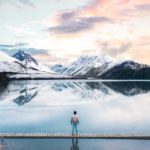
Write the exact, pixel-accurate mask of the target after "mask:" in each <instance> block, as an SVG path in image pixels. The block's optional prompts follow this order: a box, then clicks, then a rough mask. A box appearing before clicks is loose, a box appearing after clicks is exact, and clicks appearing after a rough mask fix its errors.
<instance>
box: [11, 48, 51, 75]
mask: <svg viewBox="0 0 150 150" xmlns="http://www.w3.org/2000/svg"><path fill="white" fill-rule="evenodd" d="M13 57H14V58H16V59H18V60H19V61H21V62H22V63H23V64H24V65H25V66H26V67H27V68H31V69H34V70H38V71H44V72H51V73H52V72H53V71H52V70H50V68H49V67H47V66H46V65H43V64H40V63H38V62H37V60H36V59H35V58H33V57H32V56H31V55H30V54H28V53H26V52H24V51H22V50H19V51H18V52H17V53H15V54H14V55H13Z"/></svg>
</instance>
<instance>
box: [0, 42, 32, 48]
mask: <svg viewBox="0 0 150 150" xmlns="http://www.w3.org/2000/svg"><path fill="white" fill-rule="evenodd" d="M28 45H29V44H28V43H16V44H0V49H9V48H17V47H23V46H28Z"/></svg>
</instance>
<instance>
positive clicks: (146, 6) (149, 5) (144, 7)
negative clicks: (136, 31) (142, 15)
mask: <svg viewBox="0 0 150 150" xmlns="http://www.w3.org/2000/svg"><path fill="white" fill-rule="evenodd" d="M136 9H138V10H141V11H150V3H147V4H141V5H136Z"/></svg>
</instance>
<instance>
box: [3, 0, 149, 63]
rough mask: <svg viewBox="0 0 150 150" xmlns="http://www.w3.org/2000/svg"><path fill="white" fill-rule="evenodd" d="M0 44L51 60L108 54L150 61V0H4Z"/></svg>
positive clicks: (116, 58) (126, 58)
mask: <svg viewBox="0 0 150 150" xmlns="http://www.w3.org/2000/svg"><path fill="white" fill-rule="evenodd" d="M0 50H1V51H4V52H6V53H8V54H10V55H12V54H13V53H15V52H16V51H17V50H24V51H26V52H28V53H30V54H31V55H33V57H35V58H36V59H37V60H38V61H40V62H42V63H49V64H55V63H62V64H68V63H70V62H72V61H74V60H75V59H77V58H78V57H80V56H81V55H109V56H110V57H112V58H113V59H114V60H115V61H120V60H124V59H125V60H133V61H136V62H139V63H143V64H149V65H150V1H149V0H0Z"/></svg>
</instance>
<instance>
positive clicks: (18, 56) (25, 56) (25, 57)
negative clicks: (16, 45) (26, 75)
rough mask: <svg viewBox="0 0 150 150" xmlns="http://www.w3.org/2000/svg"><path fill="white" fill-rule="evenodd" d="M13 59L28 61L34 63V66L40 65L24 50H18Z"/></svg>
mask: <svg viewBox="0 0 150 150" xmlns="http://www.w3.org/2000/svg"><path fill="white" fill-rule="evenodd" d="M13 57H14V58H16V59H18V60H19V61H27V62H29V63H32V62H33V63H34V64H36V65H38V62H37V61H36V60H35V59H34V58H33V57H32V56H31V55H30V54H28V53H26V52H24V51H23V50H18V52H16V53H15V54H14V55H13Z"/></svg>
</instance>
